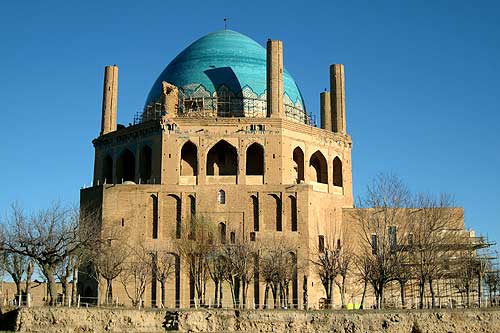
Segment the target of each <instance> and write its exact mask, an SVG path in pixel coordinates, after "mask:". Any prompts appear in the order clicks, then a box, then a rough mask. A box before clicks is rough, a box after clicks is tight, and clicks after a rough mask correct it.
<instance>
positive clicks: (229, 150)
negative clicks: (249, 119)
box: [207, 140, 238, 176]
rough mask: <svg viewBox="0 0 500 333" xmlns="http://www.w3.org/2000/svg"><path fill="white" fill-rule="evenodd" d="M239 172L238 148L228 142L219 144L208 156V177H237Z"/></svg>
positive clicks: (211, 149)
mask: <svg viewBox="0 0 500 333" xmlns="http://www.w3.org/2000/svg"><path fill="white" fill-rule="evenodd" d="M237 172H238V154H237V153H236V148H234V147H233V146H232V145H230V144H229V143H228V142H227V141H224V140H221V141H219V142H217V144H215V145H214V146H213V147H212V148H210V150H209V151H208V154H207V175H209V176H236V174H237Z"/></svg>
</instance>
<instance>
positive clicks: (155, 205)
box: [151, 194, 159, 239]
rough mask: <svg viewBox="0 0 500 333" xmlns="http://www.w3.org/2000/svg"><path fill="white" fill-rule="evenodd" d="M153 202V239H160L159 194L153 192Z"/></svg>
mask: <svg viewBox="0 0 500 333" xmlns="http://www.w3.org/2000/svg"><path fill="white" fill-rule="evenodd" d="M151 203H152V208H153V214H152V215H153V221H152V230H153V235H152V236H153V239H158V229H159V228H158V196H157V195H155V194H151Z"/></svg>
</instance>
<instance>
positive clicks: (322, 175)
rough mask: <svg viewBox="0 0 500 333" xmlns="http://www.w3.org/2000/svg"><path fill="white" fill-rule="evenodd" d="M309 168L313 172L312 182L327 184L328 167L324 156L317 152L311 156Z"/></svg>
mask: <svg viewBox="0 0 500 333" xmlns="http://www.w3.org/2000/svg"><path fill="white" fill-rule="evenodd" d="M309 166H310V167H311V168H312V170H313V171H314V178H313V180H314V181H316V182H318V183H323V184H328V165H327V163H326V158H325V156H324V155H323V154H322V153H321V152H320V151H319V150H317V151H316V152H315V153H314V154H312V155H311V158H310V159H309Z"/></svg>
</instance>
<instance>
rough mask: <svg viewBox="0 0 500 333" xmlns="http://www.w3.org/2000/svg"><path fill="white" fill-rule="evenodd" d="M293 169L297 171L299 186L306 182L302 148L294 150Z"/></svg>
mask: <svg viewBox="0 0 500 333" xmlns="http://www.w3.org/2000/svg"><path fill="white" fill-rule="evenodd" d="M293 169H294V170H295V174H296V176H295V177H296V181H297V184H299V183H300V182H301V181H302V180H304V152H303V151H302V149H300V147H296V148H295V149H294V150H293Z"/></svg>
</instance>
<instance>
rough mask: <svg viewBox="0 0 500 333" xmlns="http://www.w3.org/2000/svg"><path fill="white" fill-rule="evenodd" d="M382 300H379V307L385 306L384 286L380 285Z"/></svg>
mask: <svg viewBox="0 0 500 333" xmlns="http://www.w3.org/2000/svg"><path fill="white" fill-rule="evenodd" d="M379 297H380V300H379V309H383V308H384V286H383V285H381V286H380V294H379Z"/></svg>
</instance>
